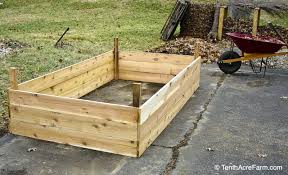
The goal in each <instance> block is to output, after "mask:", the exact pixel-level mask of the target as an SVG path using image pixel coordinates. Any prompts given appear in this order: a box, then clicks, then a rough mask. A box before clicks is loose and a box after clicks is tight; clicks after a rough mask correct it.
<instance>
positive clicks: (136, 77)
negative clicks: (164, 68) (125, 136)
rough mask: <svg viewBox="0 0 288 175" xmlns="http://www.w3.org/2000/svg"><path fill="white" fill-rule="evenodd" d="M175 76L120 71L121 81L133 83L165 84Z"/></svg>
mask: <svg viewBox="0 0 288 175" xmlns="http://www.w3.org/2000/svg"><path fill="white" fill-rule="evenodd" d="M173 77H174V76H173V75H167V74H156V73H155V74H153V73H146V72H134V71H126V70H120V71H119V79H121V80H132V81H142V82H149V83H161V84H165V83H167V82H168V81H169V80H171V79H172V78H173Z"/></svg>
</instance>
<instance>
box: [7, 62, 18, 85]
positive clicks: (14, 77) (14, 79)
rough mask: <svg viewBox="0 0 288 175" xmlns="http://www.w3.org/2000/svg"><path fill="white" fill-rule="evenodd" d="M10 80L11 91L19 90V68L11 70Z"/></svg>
mask: <svg viewBox="0 0 288 175" xmlns="http://www.w3.org/2000/svg"><path fill="white" fill-rule="evenodd" d="M9 79H10V88H11V89H18V83H17V68H16V67H11V68H10V69H9Z"/></svg>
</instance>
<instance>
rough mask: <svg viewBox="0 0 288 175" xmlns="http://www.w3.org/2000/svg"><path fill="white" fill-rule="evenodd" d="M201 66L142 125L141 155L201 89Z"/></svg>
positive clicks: (140, 138)
mask: <svg viewBox="0 0 288 175" xmlns="http://www.w3.org/2000/svg"><path fill="white" fill-rule="evenodd" d="M199 65H200V62H199ZM199 77H200V66H197V68H196V69H195V70H194V71H193V72H191V74H190V75H189V76H188V77H185V79H183V81H182V82H181V83H180V85H179V86H178V87H177V88H176V89H174V91H171V92H170V93H169V95H168V98H167V100H166V101H165V102H164V103H163V104H162V105H161V106H160V107H158V109H157V110H156V111H155V112H154V113H152V114H151V116H150V117H149V118H148V119H147V120H146V121H145V122H144V123H143V124H141V125H140V129H139V133H140V136H139V155H138V156H141V155H142V154H143V152H144V151H145V150H146V149H147V148H148V147H149V146H150V145H151V144H152V143H153V141H154V140H155V139H156V138H157V137H158V136H159V135H160V133H161V132H162V131H163V130H164V129H165V128H166V127H167V125H168V124H169V123H170V122H171V120H172V119H173V118H174V117H175V116H176V114H177V113H178V112H179V111H180V110H181V108H182V107H183V106H184V105H185V103H186V102H187V101H188V100H189V98H190V97H191V96H192V94H193V93H194V92H195V91H196V89H197V88H198V87H199Z"/></svg>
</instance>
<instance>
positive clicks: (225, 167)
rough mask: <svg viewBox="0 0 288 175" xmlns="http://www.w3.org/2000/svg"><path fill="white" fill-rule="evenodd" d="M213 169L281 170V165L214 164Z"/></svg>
mask: <svg viewBox="0 0 288 175" xmlns="http://www.w3.org/2000/svg"><path fill="white" fill-rule="evenodd" d="M214 169H215V170H223V171H282V170H283V167H282V166H262V165H255V164H253V165H225V164H222V165H214Z"/></svg>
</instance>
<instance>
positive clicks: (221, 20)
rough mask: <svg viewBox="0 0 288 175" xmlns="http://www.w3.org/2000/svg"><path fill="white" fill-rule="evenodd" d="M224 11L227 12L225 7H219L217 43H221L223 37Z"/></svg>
mask: <svg viewBox="0 0 288 175" xmlns="http://www.w3.org/2000/svg"><path fill="white" fill-rule="evenodd" d="M226 11H227V6H222V7H220V14H219V22H218V35H217V39H218V40H219V41H221V40H222V37H223V26H224V18H225V13H226Z"/></svg>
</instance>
